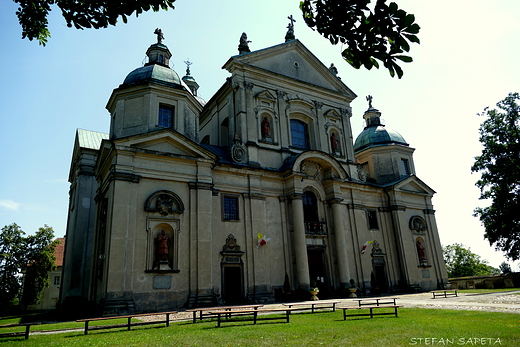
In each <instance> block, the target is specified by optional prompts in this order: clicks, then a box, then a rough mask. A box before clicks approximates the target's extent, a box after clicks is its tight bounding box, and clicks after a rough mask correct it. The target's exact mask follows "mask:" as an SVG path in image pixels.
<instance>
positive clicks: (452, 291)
mask: <svg viewBox="0 0 520 347" xmlns="http://www.w3.org/2000/svg"><path fill="white" fill-rule="evenodd" d="M432 294H433V298H434V299H435V298H436V297H438V296H443V297H445V298H447V297H448V295H454V296H458V295H457V289H446V290H434V291H433V292H432Z"/></svg>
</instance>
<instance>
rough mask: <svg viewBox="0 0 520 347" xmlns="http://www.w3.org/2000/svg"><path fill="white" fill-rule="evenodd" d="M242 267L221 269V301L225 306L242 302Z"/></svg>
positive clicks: (224, 267)
mask: <svg viewBox="0 0 520 347" xmlns="http://www.w3.org/2000/svg"><path fill="white" fill-rule="evenodd" d="M242 288H243V280H242V266H236V265H235V266H226V265H224V266H223V267H222V300H223V301H224V302H225V303H226V304H237V303H241V302H243V301H244V293H243V289H242Z"/></svg>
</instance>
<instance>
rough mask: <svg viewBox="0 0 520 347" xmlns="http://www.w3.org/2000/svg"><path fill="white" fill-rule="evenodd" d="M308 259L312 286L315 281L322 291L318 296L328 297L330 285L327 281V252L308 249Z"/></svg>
mask: <svg viewBox="0 0 520 347" xmlns="http://www.w3.org/2000/svg"><path fill="white" fill-rule="evenodd" d="M307 258H308V260H309V277H310V279H311V284H312V283H313V281H315V282H316V285H317V286H318V288H319V289H320V293H319V295H318V296H320V297H326V296H328V295H329V284H328V279H327V269H326V266H325V259H324V258H325V250H324V249H322V248H308V249H307Z"/></svg>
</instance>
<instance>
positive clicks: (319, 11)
mask: <svg viewBox="0 0 520 347" xmlns="http://www.w3.org/2000/svg"><path fill="white" fill-rule="evenodd" d="M371 2H372V0H304V1H301V2H300V8H301V10H302V12H303V18H304V20H305V22H306V23H307V25H308V26H309V27H310V28H312V29H314V28H316V30H317V31H318V32H319V33H320V34H321V35H323V36H324V37H326V38H327V39H329V41H330V42H331V43H332V44H333V45H336V44H338V43H341V44H343V45H345V46H346V48H345V49H344V50H343V52H342V53H341V55H342V56H343V58H344V59H345V60H346V61H347V62H348V63H349V64H350V65H352V66H353V67H355V68H356V69H359V68H360V67H361V66H364V67H365V68H366V69H368V70H370V69H372V67H376V68H379V62H378V60H379V61H381V62H382V63H383V66H384V67H385V68H387V69H388V71H389V72H390V75H391V76H392V77H394V76H395V75H396V74H397V76H398V77H399V78H401V77H402V76H403V70H402V69H401V67H400V66H399V65H398V63H397V62H398V61H402V62H405V63H409V62H412V60H413V59H412V57H410V56H408V55H405V54H404V53H405V52H409V51H410V43H419V38H418V37H417V36H416V34H418V33H419V30H420V27H419V25H418V24H417V23H415V16H414V15H413V14H409V13H407V12H406V11H404V10H403V9H400V8H399V7H398V6H397V4H396V3H395V2H391V3H390V4H387V3H386V0H376V3H375V7H374V9H373V10H371V9H370V8H369V4H370V3H371Z"/></svg>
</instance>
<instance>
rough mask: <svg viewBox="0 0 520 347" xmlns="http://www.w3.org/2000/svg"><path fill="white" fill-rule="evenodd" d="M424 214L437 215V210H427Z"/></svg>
mask: <svg viewBox="0 0 520 347" xmlns="http://www.w3.org/2000/svg"><path fill="white" fill-rule="evenodd" d="M423 212H424V214H435V210H433V209H431V208H425V209H424V210H423Z"/></svg>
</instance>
